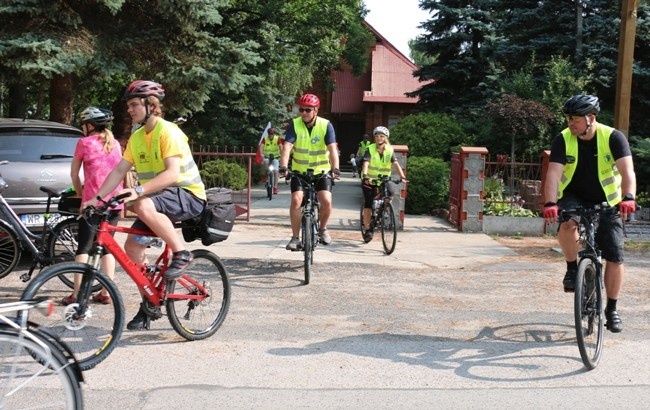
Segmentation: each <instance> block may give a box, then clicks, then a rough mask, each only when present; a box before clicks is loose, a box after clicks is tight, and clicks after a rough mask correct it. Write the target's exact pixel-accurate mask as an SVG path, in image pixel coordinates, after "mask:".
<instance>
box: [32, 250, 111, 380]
mask: <svg viewBox="0 0 650 410" xmlns="http://www.w3.org/2000/svg"><path fill="white" fill-rule="evenodd" d="M74 275H82V276H85V277H86V280H88V279H89V278H91V277H92V278H93V283H97V282H99V284H100V285H101V287H103V288H105V289H106V290H107V291H108V294H109V296H110V297H111V303H109V304H107V305H103V304H99V303H94V302H93V301H92V300H91V299H92V295H91V294H90V292H83V291H80V292H79V293H78V294H77V295H75V297H76V302H75V303H72V304H69V305H67V306H57V307H56V311H55V312H54V313H53V314H52V315H50V316H49V317H46V318H39V323H40V324H41V325H42V326H45V327H48V328H50V329H51V331H52V333H53V334H54V335H55V336H56V337H58V338H59V339H60V340H61V341H63V342H64V343H65V344H67V345H68V346H69V347H70V350H72V352H73V353H74V355H75V356H76V357H77V360H78V361H79V365H80V367H81V368H82V369H83V370H89V369H92V368H93V367H95V366H97V365H98V364H99V363H101V362H102V361H103V360H104V359H106V358H107V357H108V355H109V354H110V353H111V352H112V351H113V349H115V346H116V345H117V342H118V341H119V340H120V336H121V335H122V328H123V327H124V304H123V302H122V296H121V295H120V292H119V291H118V289H117V286H116V285H115V284H114V283H113V281H112V280H110V279H109V278H108V277H106V276H105V275H104V274H102V273H95V272H93V268H92V267H90V266H89V265H86V264H84V263H76V262H63V263H59V264H56V265H53V266H50V267H49V268H47V269H45V270H44V271H42V272H41V273H39V274H38V276H36V277H35V278H34V279H33V280H32V281H31V282H30V283H29V284H28V285H27V287H26V288H25V290H24V291H23V294H22V299H34V298H37V297H46V298H47V299H50V300H53V301H56V302H60V301H61V299H62V298H64V297H66V296H69V295H70V293H71V291H70V288H69V287H68V286H67V285H66V284H65V283H66V282H70V283H73V281H74ZM64 279H65V280H64Z"/></svg>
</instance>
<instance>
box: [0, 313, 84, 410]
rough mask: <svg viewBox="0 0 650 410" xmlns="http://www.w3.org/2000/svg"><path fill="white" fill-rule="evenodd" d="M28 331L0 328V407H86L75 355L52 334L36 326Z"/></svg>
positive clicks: (73, 408)
mask: <svg viewBox="0 0 650 410" xmlns="http://www.w3.org/2000/svg"><path fill="white" fill-rule="evenodd" d="M29 334H30V335H31V337H26V336H21V335H20V333H19V331H18V330H17V329H15V328H12V327H9V326H2V328H0V374H2V375H3V383H2V385H1V387H0V390H1V391H2V397H0V408H2V409H14V408H20V409H25V408H39V409H41V408H53V409H61V408H65V409H72V410H78V409H83V394H82V391H81V386H80V382H81V381H82V380H83V379H82V376H81V374H80V373H78V372H77V371H76V368H75V366H74V358H71V357H70V355H69V354H68V352H67V351H66V350H65V349H64V348H63V347H62V346H61V345H60V344H59V343H56V340H55V339H53V338H52V337H48V336H47V335H45V334H43V333H41V332H38V331H37V330H36V329H33V328H32V329H30V330H29ZM16 389H17V390H16ZM14 390H15V391H14Z"/></svg>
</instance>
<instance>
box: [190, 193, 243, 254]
mask: <svg viewBox="0 0 650 410" xmlns="http://www.w3.org/2000/svg"><path fill="white" fill-rule="evenodd" d="M206 194H207V197H208V203H207V204H206V206H205V210H204V211H203V213H202V214H201V215H199V216H197V217H196V218H193V219H192V220H190V221H186V222H185V224H184V225H185V226H184V227H183V230H182V231H183V239H185V242H192V241H194V240H197V239H201V243H202V244H203V246H208V245H212V244H213V243H216V242H221V241H225V240H226V239H228V235H230V232H231V231H232V227H233V225H234V224H235V217H236V216H237V215H236V211H235V204H234V203H233V202H232V191H231V190H230V189H227V188H210V189H208V190H207V191H206Z"/></svg>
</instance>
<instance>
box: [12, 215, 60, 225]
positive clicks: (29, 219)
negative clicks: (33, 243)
mask: <svg viewBox="0 0 650 410" xmlns="http://www.w3.org/2000/svg"><path fill="white" fill-rule="evenodd" d="M58 216H59V214H50V222H51V221H52V220H53V219H54V218H56V217H58ZM43 218H44V217H43V214H23V215H20V219H21V220H22V221H23V223H24V224H25V226H43Z"/></svg>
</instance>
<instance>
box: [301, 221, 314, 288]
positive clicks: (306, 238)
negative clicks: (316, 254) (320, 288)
mask: <svg viewBox="0 0 650 410" xmlns="http://www.w3.org/2000/svg"><path fill="white" fill-rule="evenodd" d="M300 226H301V234H302V251H303V256H304V265H305V285H309V281H310V280H311V263H312V252H313V251H314V237H313V236H314V227H313V226H312V220H311V218H310V217H309V216H307V215H303V216H302V224H301V225H300Z"/></svg>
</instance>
